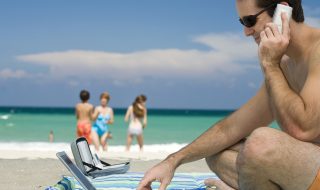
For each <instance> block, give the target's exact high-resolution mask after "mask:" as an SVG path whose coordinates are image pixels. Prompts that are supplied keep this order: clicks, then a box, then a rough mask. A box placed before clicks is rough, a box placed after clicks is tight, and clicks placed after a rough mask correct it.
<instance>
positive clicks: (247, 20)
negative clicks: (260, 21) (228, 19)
mask: <svg viewBox="0 0 320 190" xmlns="http://www.w3.org/2000/svg"><path fill="white" fill-rule="evenodd" d="M276 5H277V3H273V4H271V5H269V6H268V7H266V8H265V9H263V10H261V11H260V12H258V13H257V14H255V15H248V16H244V17H242V18H239V21H240V23H241V24H242V25H243V26H246V27H248V28H250V27H253V26H254V25H255V24H256V23H257V17H258V16H259V15H261V14H262V13H263V12H265V11H267V10H268V9H271V8H275V7H276Z"/></svg>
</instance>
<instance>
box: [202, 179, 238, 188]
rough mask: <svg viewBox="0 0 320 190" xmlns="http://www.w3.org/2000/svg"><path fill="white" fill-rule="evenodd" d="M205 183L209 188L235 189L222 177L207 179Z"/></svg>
mask: <svg viewBox="0 0 320 190" xmlns="http://www.w3.org/2000/svg"><path fill="white" fill-rule="evenodd" d="M204 184H205V185H206V186H207V189H208V190H235V189H234V188H232V187H230V186H229V185H227V184H226V183H224V182H223V181H222V180H220V179H206V180H204Z"/></svg>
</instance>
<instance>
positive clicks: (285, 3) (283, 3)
mask: <svg viewBox="0 0 320 190" xmlns="http://www.w3.org/2000/svg"><path fill="white" fill-rule="evenodd" d="M280 4H282V5H286V6H289V4H288V3H287V2H285V1H281V2H280Z"/></svg>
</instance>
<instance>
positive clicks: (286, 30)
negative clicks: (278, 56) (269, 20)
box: [281, 13, 290, 36]
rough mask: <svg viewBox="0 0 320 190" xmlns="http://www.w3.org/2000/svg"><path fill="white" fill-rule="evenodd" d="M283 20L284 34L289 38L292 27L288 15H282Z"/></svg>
mask: <svg viewBox="0 0 320 190" xmlns="http://www.w3.org/2000/svg"><path fill="white" fill-rule="evenodd" d="M281 20H282V31H281V32H282V34H283V35H285V36H289V35H290V34H289V33H290V27H289V18H288V17H287V14H286V13H281Z"/></svg>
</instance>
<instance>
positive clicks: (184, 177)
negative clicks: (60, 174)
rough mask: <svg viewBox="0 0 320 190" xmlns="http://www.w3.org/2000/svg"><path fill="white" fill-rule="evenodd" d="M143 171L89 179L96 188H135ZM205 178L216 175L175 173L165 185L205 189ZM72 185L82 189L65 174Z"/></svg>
mask: <svg viewBox="0 0 320 190" xmlns="http://www.w3.org/2000/svg"><path fill="white" fill-rule="evenodd" d="M143 176H144V173H137V172H128V173H126V174H115V175H109V176H104V177H99V178H95V179H90V181H91V182H92V184H93V185H94V186H95V187H96V188H97V190H111V189H112V190H132V189H136V188H137V186H138V184H139V182H140V180H141V179H142V177H143ZM207 178H215V179H218V177H217V176H216V175H215V174H214V173H176V174H175V175H174V177H173V179H172V181H171V183H170V185H169V186H168V187H167V189H168V190H178V189H179V190H191V189H196V190H205V189H206V187H205V185H204V183H203V181H204V180H205V179H207ZM64 179H68V180H69V181H70V182H71V183H72V184H75V185H74V189H75V190H82V187H81V186H80V184H79V183H78V182H77V180H76V179H75V178H74V177H68V176H65V177H64ZM159 186H160V183H159V182H153V183H152V189H158V188H159Z"/></svg>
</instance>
